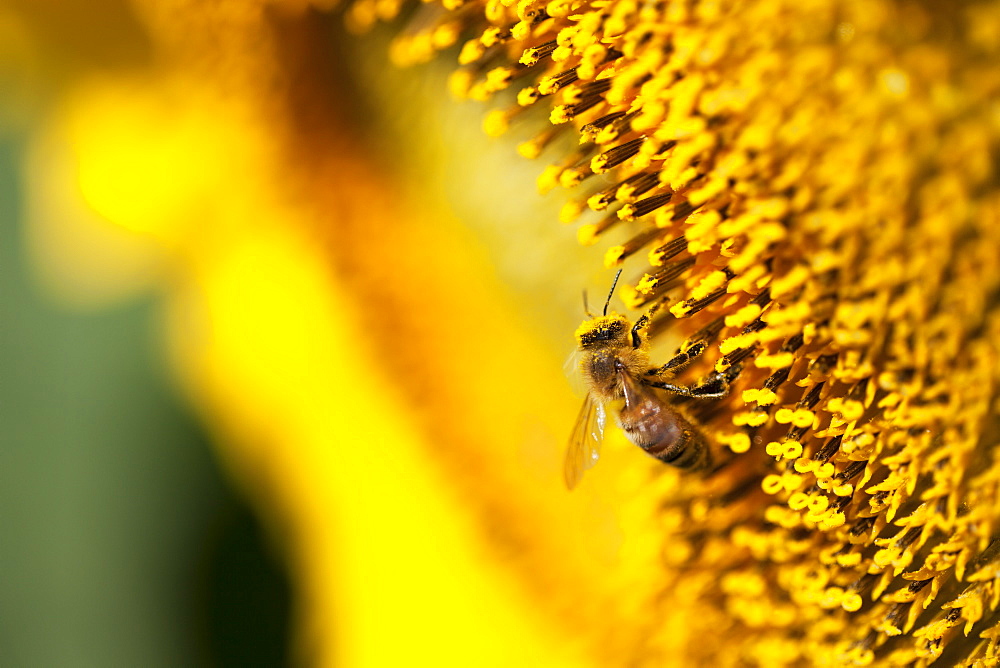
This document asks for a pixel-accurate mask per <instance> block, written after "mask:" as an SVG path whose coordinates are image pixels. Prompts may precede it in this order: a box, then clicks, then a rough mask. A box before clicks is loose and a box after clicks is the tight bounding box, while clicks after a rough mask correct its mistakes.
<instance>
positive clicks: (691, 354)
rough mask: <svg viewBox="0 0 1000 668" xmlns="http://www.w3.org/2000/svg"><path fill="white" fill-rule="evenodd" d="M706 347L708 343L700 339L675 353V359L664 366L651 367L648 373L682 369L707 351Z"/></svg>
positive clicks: (655, 374)
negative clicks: (680, 351)
mask: <svg viewBox="0 0 1000 668" xmlns="http://www.w3.org/2000/svg"><path fill="white" fill-rule="evenodd" d="M706 348H708V344H707V343H705V342H704V341H698V342H697V343H695V344H694V345H692V346H691V347H690V348H688V349H687V350H685V351H684V352H682V353H677V354H676V355H674V357H673V359H672V360H670V361H669V362H667V363H666V364H664V365H663V366H661V367H658V368H656V369H650V370H649V371H647V372H646V375H647V376H660V375H662V374H665V373H667V372H668V371H673V372H676V371H680V370H681V369H683V368H684V367H686V366H687V365H688V364H690V363H691V362H693V361H694V360H695V358H697V357H698V356H699V355H701V354H702V353H703V352H705V349H706Z"/></svg>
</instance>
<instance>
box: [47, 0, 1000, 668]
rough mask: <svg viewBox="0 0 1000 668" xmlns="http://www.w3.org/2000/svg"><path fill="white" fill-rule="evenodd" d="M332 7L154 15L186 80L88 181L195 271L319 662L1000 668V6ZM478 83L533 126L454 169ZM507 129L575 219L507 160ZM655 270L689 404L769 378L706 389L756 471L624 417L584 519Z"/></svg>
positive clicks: (231, 457)
mask: <svg viewBox="0 0 1000 668" xmlns="http://www.w3.org/2000/svg"><path fill="white" fill-rule="evenodd" d="M305 4H307V3H301V2H293V1H290V0H289V1H288V2H277V1H275V2H255V3H244V2H236V3H233V2H223V1H221V0H219V1H217V2H209V3H205V2H190V1H185V0H173V1H172V2H166V1H159V2H154V1H153V0H148V1H146V0H137V2H136V3H135V6H136V8H137V13H138V15H139V16H140V17H141V19H142V21H143V25H144V26H145V28H146V31H147V32H148V35H149V38H150V40H151V41H152V43H153V45H154V52H155V53H156V54H158V56H159V59H158V60H156V59H154V61H155V62H156V63H157V64H155V65H152V66H150V69H149V70H148V71H146V72H144V73H143V74H141V75H134V74H133V75H130V76H128V77H126V76H124V75H121V76H119V77H117V78H113V79H111V80H107V79H105V80H91V81H89V82H87V83H86V84H85V85H82V86H80V87H79V88H78V89H77V90H76V91H75V92H74V94H73V95H72V96H69V97H68V98H67V99H66V100H65V101H64V103H63V106H62V107H61V109H62V113H61V115H57V116H56V117H55V118H54V120H53V122H52V127H53V130H52V131H53V133H55V134H59V136H64V137H67V138H68V140H67V142H66V144H67V145H68V146H71V147H74V150H75V151H76V152H75V153H72V154H71V155H69V156H65V155H64V156H62V157H61V158H53V159H52V161H51V162H49V163H45V164H47V165H50V166H51V165H53V164H54V165H56V166H57V167H58V166H62V168H63V169H64V170H65V168H66V166H67V165H69V166H70V168H71V169H72V170H78V174H79V180H78V182H77V184H76V185H77V186H79V188H80V191H81V194H82V202H83V203H84V204H85V205H86V207H87V208H88V209H89V210H92V211H97V212H98V213H99V214H100V215H101V216H102V217H103V218H104V219H106V220H109V221H111V222H112V223H114V228H115V229H116V230H118V231H119V232H121V231H122V230H124V231H125V232H127V234H128V235H131V236H130V238H133V239H142V240H143V241H144V242H145V243H147V244H149V245H151V246H152V247H155V248H157V249H158V250H157V253H159V254H160V255H158V257H160V260H159V261H158V262H159V263H160V264H158V265H157V266H158V267H159V273H158V274H157V275H158V276H159V283H160V285H162V286H163V289H164V293H165V295H166V297H165V300H166V317H165V331H166V332H167V337H168V343H169V349H170V351H171V354H172V356H173V359H174V360H175V367H176V369H177V370H178V377H179V379H180V382H181V383H182V384H183V386H184V387H185V388H186V390H187V392H188V393H189V395H190V396H191V397H192V398H193V400H194V402H195V404H196V405H197V406H198V407H199V409H200V410H201V411H202V412H203V414H204V415H205V416H206V419H207V421H208V422H209V423H210V424H211V425H213V426H214V429H215V432H216V435H217V440H218V443H219V444H220V446H219V447H220V451H221V452H222V453H223V455H224V456H225V458H226V461H227V462H228V463H229V467H230V470H231V471H232V473H233V475H234V476H235V477H236V478H237V479H239V480H241V481H242V482H243V484H244V485H245V486H246V488H247V489H248V490H250V491H251V493H252V494H253V495H254V498H255V499H256V500H257V503H258V504H259V506H260V507H261V508H262V509H264V511H265V512H266V513H268V516H269V517H270V518H271V522H272V526H273V533H274V535H275V536H276V537H279V538H280V540H281V542H282V544H283V545H284V548H285V551H286V554H287V556H288V559H289V561H290V563H291V564H292V566H293V568H294V571H295V573H296V578H297V584H298V587H299V590H300V592H303V595H302V597H301V599H300V609H299V611H298V621H299V640H300V642H299V650H300V652H301V656H302V658H304V659H306V660H309V661H311V662H315V663H319V664H321V665H326V664H331V665H332V664H341V665H350V666H368V665H423V664H428V665H497V666H510V665H514V664H516V663H523V664H525V665H544V666H556V665H608V666H622V665H628V666H664V665H665V666H701V665H718V666H727V665H732V666H738V665H739V666H742V665H761V666H795V665H829V666H850V665H884V666H909V665H917V666H922V665H930V664H931V663H935V662H936V663H937V665H966V666H986V665H996V664H997V661H998V659H997V656H998V655H1000V649H998V647H997V644H998V636H1000V619H998V613H997V606H998V602H1000V554H998V548H997V546H996V539H995V537H996V535H997V529H998V527H997V520H998V509H1000V462H998V461H997V459H996V452H997V448H996V446H997V444H998V440H1000V430H998V421H997V419H996V415H997V413H998V410H1000V399H998V392H997V389H998V387H997V382H998V380H1000V344H998V341H1000V178H998V177H1000V175H998V165H1000V161H998V159H997V156H998V149H1000V111H998V106H997V104H998V103H997V100H998V99H1000V70H998V68H997V67H996V62H998V60H1000V11H998V10H997V8H996V6H995V4H994V3H989V2H982V3H973V2H969V3H962V4H961V5H960V6H948V7H944V6H940V5H938V4H935V3H923V2H893V1H890V0H876V1H868V2H840V3H834V2H830V1H829V0H807V1H804V2H803V1H801V0H800V1H798V2H781V1H772V2H765V1H750V2H739V3H737V2H733V3H726V2H708V1H693V2H692V1H689V2H674V1H664V2H635V1H633V0H594V1H593V2H586V1H583V0H552V2H540V1H538V0H523V1H522V2H519V3H513V2H511V3H505V2H503V1H502V0H487V1H485V2H481V1H479V0H468V1H465V2H463V1H461V0H442V2H437V1H436V0H434V1H431V2H425V3H420V4H419V5H417V4H415V3H412V4H411V3H402V2H398V1H394V0H356V1H355V2H354V3H352V4H350V5H349V6H347V7H344V8H338V9H329V8H326V7H321V6H319V5H320V4H321V3H315V4H316V6H314V7H311V8H306V7H304V6H303V5H305ZM392 20H396V24H395V25H394V26H393V27H391V28H390V29H389V30H388V31H386V30H385V29H380V28H375V24H376V23H377V22H379V21H392ZM341 22H346V24H347V25H348V26H349V27H350V28H351V29H353V30H355V31H366V30H369V31H370V30H373V29H374V30H375V32H376V34H375V35H369V36H366V37H364V38H361V39H360V41H359V40H358V39H355V38H348V37H346V36H344V35H343V34H341V33H339V30H338V28H337V26H338V25H340V24H341ZM387 32H389V33H392V34H393V35H394V39H393V42H392V44H391V46H390V45H387V44H386V43H385V42H384V39H383V38H384V36H385V35H386V34H387ZM383 52H389V53H391V56H392V58H393V60H394V61H395V62H396V63H397V64H403V65H410V66H414V65H416V64H418V63H424V62H430V63H431V64H430V65H417V66H418V67H419V68H420V69H418V70H415V71H416V72H418V73H419V74H420V75H421V76H420V77H414V76H413V75H412V74H410V75H408V74H407V73H406V71H403V72H399V71H393V70H390V69H389V68H388V67H387V66H386V64H385V63H384V62H382V61H381V59H380V57H379V56H378V55H377V54H378V53H383ZM449 59H451V60H455V59H457V61H458V64H457V68H455V69H454V70H453V71H452V72H451V74H449V75H444V74H442V71H443V69H442V68H443V67H444V66H443V65H442V63H444V62H445V61H448V60H449ZM447 67H448V68H452V67H453V66H452V65H448V66H447ZM413 71H414V70H410V72H413ZM445 79H447V80H445ZM446 90H450V91H451V92H452V93H457V94H459V95H462V96H466V97H469V98H472V99H473V100H477V101H487V102H488V104H489V105H491V106H490V109H491V110H490V111H488V113H486V116H485V122H484V123H483V125H484V129H485V130H486V134H489V135H492V136H497V137H498V136H500V135H508V136H511V135H512V136H514V137H515V138H514V139H513V140H507V138H504V139H503V140H499V142H500V143H495V144H492V145H490V144H482V143H481V144H475V145H472V146H471V147H470V146H459V147H458V148H454V145H453V144H450V143H449V142H450V141H453V140H454V136H449V132H448V131H446V130H445V129H443V128H447V130H449V131H450V134H451V135H455V134H457V133H462V132H464V128H467V127H468V125H467V121H468V118H469V114H468V113H466V112H467V111H468V108H465V107H463V108H462V109H461V111H449V110H454V109H455V108H454V107H451V106H449V105H448V104H447V103H445V102H443V100H442V98H443V97H444V96H445V91H446ZM359 109H361V110H362V113H358V110H359ZM123 110H124V111H123ZM165 110H169V112H167V111H165ZM449 113H450V114H453V116H447V115H446V114H449ZM472 114H473V115H476V114H478V112H472ZM442 118H444V119H445V120H444V121H442ZM435 128H437V130H435ZM60 133H61V134H60ZM459 136H460V137H461V138H462V141H469V142H472V141H473V140H472V139H470V138H469V137H470V135H469V134H468V133H465V134H460V135H459ZM497 146H500V147H504V148H503V150H505V151H508V152H509V153H510V154H514V153H515V148H516V150H517V151H519V152H520V153H521V154H522V155H523V156H524V157H527V158H531V159H545V160H547V161H548V163H549V166H548V167H545V168H541V169H538V170H536V171H538V172H540V176H539V177H538V180H537V186H538V189H539V190H541V191H542V192H549V191H552V190H555V189H557V188H563V189H567V190H568V195H567V196H566V197H564V198H563V199H562V200H561V201H560V202H559V203H556V204H553V203H551V202H548V203H547V202H546V200H542V199H541V198H539V197H538V196H537V195H536V194H534V193H533V192H531V188H530V187H529V185H526V181H525V179H523V178H522V175H523V169H524V165H523V164H519V165H517V166H515V165H514V164H513V163H512V162H511V161H507V160H506V158H504V159H503V160H502V161H500V162H498V163H496V164H497V165H499V166H496V165H494V166H489V167H486V168H483V171H481V172H478V174H479V175H480V176H479V178H472V177H471V176H470V173H471V172H472V171H473V170H476V169H480V168H482V167H481V166H482V165H484V164H486V163H488V161H489V159H490V157H491V155H492V154H491V153H490V151H491V150H495V147H497ZM449 147H450V148H449ZM151 149H152V150H151ZM53 173H55V174H58V173H59V172H58V170H56V171H55V172H51V173H50V174H49V175H48V176H47V177H46V178H47V179H48V180H50V181H51V180H54V178H55V177H53V176H52V175H51V174H53ZM477 181H478V183H477ZM483 181H487V182H488V183H486V184H485V185H484V184H483V183H482V182H483ZM456 192H457V193H458V194H456ZM524 202H531V203H532V207H534V209H535V210H536V212H535V213H534V214H531V213H526V212H525V209H524V208H520V207H522V205H523V203H524ZM463 211H468V212H472V215H464V216H462V215H459V214H460V213H462V212H463ZM504 212H507V218H504V217H503V214H504ZM557 219H561V220H562V221H563V222H564V223H568V224H572V225H574V228H573V229H575V232H570V230H569V229H568V228H566V227H562V228H560V227H559V226H558V225H557V224H556V221H557ZM536 221H541V223H540V224H537V225H536V224H535V222H536ZM550 221H551V224H549V223H550ZM574 234H575V235H576V241H574V240H573V238H572V237H573V235H574ZM45 238H46V239H49V244H50V246H55V247H59V244H60V242H59V239H60V238H66V237H65V235H63V236H60V235H58V234H56V235H52V236H51V238H50V237H45ZM577 241H578V242H580V243H581V244H582V245H583V246H585V247H589V248H584V249H582V250H580V249H578V248H576V242H577ZM43 246H44V245H43ZM590 251H595V252H598V254H595V253H594V252H590ZM60 257H62V256H60ZM60 262H63V263H65V260H60ZM57 264H58V263H57ZM616 267H623V268H624V274H623V281H622V282H623V284H627V285H625V287H624V288H620V292H619V294H620V296H621V300H622V301H623V302H624V306H625V307H626V310H627V311H633V312H634V314H632V315H634V317H635V318H637V317H639V316H640V315H642V314H646V313H648V314H650V315H651V323H650V330H649V331H650V337H651V340H652V343H653V348H654V353H655V354H662V355H663V356H664V361H666V359H669V357H670V356H671V355H674V354H677V353H686V352H689V351H694V350H697V351H699V352H700V354H699V355H697V358H696V359H695V361H694V362H693V363H692V364H691V365H690V366H689V367H687V368H686V369H685V370H684V372H683V373H682V374H680V375H679V379H680V380H681V381H683V382H685V383H688V384H697V383H699V382H704V379H706V378H710V377H718V376H719V375H723V376H725V377H726V378H728V379H729V385H730V387H729V391H728V393H727V394H726V396H725V397H723V398H721V399H718V400H705V401H698V400H683V399H682V398H671V399H670V400H671V401H674V402H677V403H678V404H679V405H681V406H682V409H683V410H684V411H686V413H688V414H690V415H691V416H692V419H693V420H695V421H696V422H697V424H698V425H699V428H700V429H701V431H702V433H703V435H704V437H705V439H706V441H707V442H708V443H709V447H710V448H711V449H712V451H713V458H714V459H715V460H716V461H717V462H719V466H718V467H717V468H715V469H714V470H712V471H711V472H710V473H708V474H696V473H695V474H693V473H688V472H681V471H678V470H676V469H673V468H671V467H668V466H664V465H662V464H660V463H658V462H656V461H653V460H651V459H649V458H645V457H644V456H643V454H642V453H641V452H640V451H639V450H638V449H636V448H634V447H633V446H631V445H630V444H629V443H628V442H627V441H625V439H624V438H622V437H621V436H620V434H617V433H613V434H610V435H609V436H610V438H609V442H608V443H607V444H606V447H605V453H604V456H603V459H602V461H601V463H600V465H599V467H598V468H596V469H595V470H594V471H593V472H591V473H589V474H588V476H587V478H586V479H585V481H584V483H583V485H582V486H581V488H580V489H579V490H576V491H574V492H573V493H572V494H570V493H568V492H567V491H566V490H565V489H563V488H562V486H561V481H560V478H561V475H560V471H561V468H562V463H561V458H562V456H563V454H562V447H563V443H564V442H565V437H566V436H567V435H568V434H569V431H570V427H571V426H572V416H573V415H574V414H575V407H574V404H575V403H576V399H574V397H573V396H572V394H571V393H570V392H569V391H568V390H567V389H566V387H565V382H564V381H563V380H562V378H561V374H560V371H559V367H560V362H559V360H558V358H559V356H560V353H561V351H562V350H563V349H564V348H565V347H566V346H568V345H571V340H572V338H571V334H572V331H573V327H575V325H576V324H578V321H579V319H580V317H581V314H580V308H579V305H578V304H579V303H578V299H579V288H580V287H582V286H584V285H588V284H596V281H598V280H600V281H602V283H603V285H604V286H605V287H604V289H605V290H606V289H607V286H608V285H610V280H611V274H612V272H611V271H609V269H611V268H616ZM602 268H603V270H604V271H603V273H602V271H601V270H602ZM519 282H520V283H519ZM609 431H614V430H609Z"/></svg>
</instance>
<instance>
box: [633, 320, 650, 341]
mask: <svg viewBox="0 0 1000 668" xmlns="http://www.w3.org/2000/svg"><path fill="white" fill-rule="evenodd" d="M648 324H649V314H648V313H647V314H646V315H644V316H642V317H641V318H639V319H638V320H636V321H635V325H634V326H633V327H632V347H633V348H638V347H639V346H641V345H642V339H640V338H639V330H640V329H642V328H643V327H645V326H646V325H648Z"/></svg>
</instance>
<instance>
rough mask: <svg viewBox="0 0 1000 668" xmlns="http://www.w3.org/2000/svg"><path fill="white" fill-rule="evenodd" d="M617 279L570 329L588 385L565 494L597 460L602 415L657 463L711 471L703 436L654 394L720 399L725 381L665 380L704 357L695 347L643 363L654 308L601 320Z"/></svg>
mask: <svg viewBox="0 0 1000 668" xmlns="http://www.w3.org/2000/svg"><path fill="white" fill-rule="evenodd" d="M619 276H621V272H620V271H619V272H618V275H617V276H615V282H614V283H613V284H612V286H611V292H610V293H609V294H608V300H607V302H605V304H604V312H603V314H602V315H600V316H592V317H591V318H590V319H589V320H586V321H585V322H584V323H583V324H582V325H580V327H579V328H577V330H576V335H575V336H576V339H577V343H578V350H579V353H580V356H581V359H580V373H581V375H582V376H583V379H584V381H585V382H586V385H587V397H586V398H585V399H584V402H583V407H582V408H581V409H580V414H579V416H578V417H577V420H576V425H575V426H574V427H573V433H572V434H571V436H570V440H569V448H568V450H567V452H566V463H565V470H564V473H565V479H566V486H567V487H569V488H570V489H572V488H573V487H574V486H576V484H577V483H578V482H580V478H582V477H583V473H584V471H586V470H587V469H589V468H591V467H593V466H594V464H596V463H597V460H598V458H599V457H600V447H601V443H602V442H603V440H604V427H605V424H606V422H607V414H608V411H609V410H611V411H612V412H613V413H614V414H615V415H616V417H617V422H618V426H619V427H620V428H621V429H622V431H624V432H625V435H626V436H627V437H628V439H629V440H630V441H632V443H634V444H635V445H637V446H639V447H640V448H642V449H643V450H644V451H645V452H646V453H648V454H649V455H651V456H653V457H655V458H656V459H658V460H660V461H661V462H664V463H667V464H672V465H673V466H677V467H679V468H682V469H686V470H689V471H698V470H704V469H708V468H710V467H711V466H712V454H711V451H710V450H709V447H708V443H707V442H706V440H705V437H704V436H703V435H702V434H701V432H700V431H699V430H698V428H697V427H696V426H695V425H694V424H693V423H692V422H691V420H689V419H688V418H687V417H685V416H684V415H683V414H682V413H681V411H680V410H679V409H678V408H677V407H675V406H672V405H670V403H668V402H667V401H666V398H665V397H664V396H662V395H661V394H660V393H659V392H658V391H657V389H660V390H666V391H667V392H671V393H673V394H677V395H681V396H685V397H693V398H702V399H712V398H719V397H723V396H725V395H726V394H727V393H728V391H729V381H730V380H731V377H730V376H723V375H722V374H718V373H714V374H712V376H710V377H709V378H708V379H706V381H705V382H703V383H700V384H698V385H696V386H693V387H688V386H685V385H677V384H674V383H670V382H667V381H666V379H669V378H672V377H673V376H674V375H675V374H676V373H677V372H678V371H680V370H681V369H683V368H684V367H686V366H687V365H688V364H690V363H691V362H692V361H693V360H694V359H695V358H696V357H698V355H700V354H701V353H703V352H704V351H705V349H706V347H707V344H706V343H705V342H704V341H699V342H696V343H695V344H694V345H692V346H690V347H689V348H688V349H687V350H685V351H683V352H680V353H678V354H677V355H675V356H674V357H673V359H671V360H670V361H669V362H667V363H666V364H665V365H663V366H661V367H653V366H652V364H651V363H650V360H649V341H648V340H643V337H642V331H643V329H644V328H645V327H646V326H647V325H648V324H649V321H650V316H651V315H652V312H653V310H651V311H650V312H648V313H646V314H645V315H643V316H642V317H641V318H639V319H638V320H637V321H636V322H635V324H632V323H631V322H630V321H629V319H628V318H626V317H625V316H623V315H619V314H617V313H611V314H610V315H609V314H608V304H610V302H611V295H612V294H614V290H615V285H617V283H618V277H619ZM654 310H655V307H654ZM588 315H589V314H588Z"/></svg>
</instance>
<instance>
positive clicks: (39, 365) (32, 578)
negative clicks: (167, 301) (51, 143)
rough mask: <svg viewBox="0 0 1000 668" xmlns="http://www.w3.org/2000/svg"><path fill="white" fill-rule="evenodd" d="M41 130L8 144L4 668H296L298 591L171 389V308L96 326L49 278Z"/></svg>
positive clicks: (0, 410) (1, 243)
mask: <svg viewBox="0 0 1000 668" xmlns="http://www.w3.org/2000/svg"><path fill="white" fill-rule="evenodd" d="M8 90H9V89H8ZM33 129H34V128H33V125H32V123H31V122H30V120H29V121H28V122H25V123H19V124H16V125H15V126H14V127H13V128H11V127H8V128H7V130H6V131H5V132H3V131H0V234H2V240H0V253H2V256H0V291H2V292H0V309H2V313H0V327H2V337H0V370H2V375H3V383H2V384H0V415H2V425H3V430H2V433H3V442H2V447H0V665H2V666H5V667H15V666H60V667H62V666H67V667H72V666H126V665H127V666H140V665H141V666H186V665H216V666H271V665H282V664H283V663H285V659H286V657H287V634H288V625H289V619H288V617H289V610H290V596H291V594H290V591H289V586H288V581H287V577H286V575H285V573H284V571H283V569H282V567H281V565H280V564H279V562H278V560H277V559H276V558H275V557H274V555H273V554H272V551H271V550H270V549H269V546H268V545H267V543H266V540H265V539H264V537H263V535H262V531H261V527H260V526H259V523H258V521H257V519H256V518H255V517H254V516H253V514H252V513H251V511H250V509H249V508H248V506H247V505H246V504H245V503H244V502H243V501H242V500H241V499H240V498H239V496H238V495H237V494H236V493H235V492H234V490H233V489H231V488H230V487H228V486H227V483H226V481H225V479H224V478H223V477H222V475H221V474H220V471H219V469H218V467H217V463H216V461H215V460H214V457H213V454H212V452H211V450H210V448H209V444H208V442H207V439H206V435H205V433H204V431H203V430H202V428H201V427H200V425H199V424H198V423H197V421H196V420H195V419H194V418H193V417H192V415H191V414H190V413H189V412H188V411H187V410H186V408H185V406H183V405H182V403H181V401H180V400H179V399H178V398H177V396H176V395H175V393H174V391H173V390H172V388H171V385H170V381H169V379H168V375H167V372H166V369H165V368H164V366H165V362H164V361H163V356H162V354H161V353H159V352H158V348H159V342H158V340H157V337H156V336H155V331H156V327H155V325H156V313H157V300H156V298H155V296H152V295H147V296H144V297H140V298H133V299H131V300H130V301H129V302H127V303H125V304H121V305H118V306H112V307H110V308H105V309H101V310H94V311H89V312H84V311H80V310H77V309H69V308H68V307H61V306H60V305H58V304H57V303H56V302H55V300H52V299H50V298H48V296H47V295H46V294H45V293H44V292H43V290H42V289H41V288H40V287H39V284H38V281H36V280H34V279H33V276H32V269H31V267H30V266H29V263H28V261H27V260H26V252H25V249H26V243H25V234H24V233H25V229H24V208H25V207H24V201H25V198H24V191H25V183H24V181H23V164H24V160H25V154H26V141H27V138H28V136H29V135H30V133H31V132H32V130H33Z"/></svg>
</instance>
